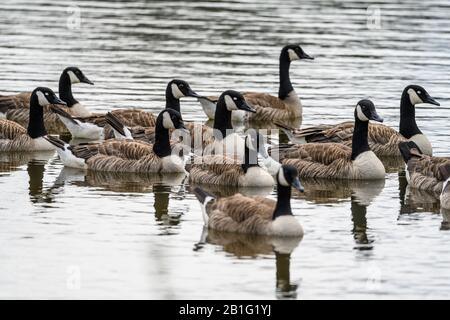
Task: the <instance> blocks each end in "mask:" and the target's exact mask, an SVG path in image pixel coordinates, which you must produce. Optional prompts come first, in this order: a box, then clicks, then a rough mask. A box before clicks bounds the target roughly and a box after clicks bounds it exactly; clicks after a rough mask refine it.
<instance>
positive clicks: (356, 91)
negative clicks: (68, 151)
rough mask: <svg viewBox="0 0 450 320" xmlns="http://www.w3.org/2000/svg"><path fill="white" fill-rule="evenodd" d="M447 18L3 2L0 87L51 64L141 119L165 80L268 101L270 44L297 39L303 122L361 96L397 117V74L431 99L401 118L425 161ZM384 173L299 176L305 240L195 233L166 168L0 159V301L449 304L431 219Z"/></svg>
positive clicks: (423, 198) (446, 262) (82, 89)
mask: <svg viewBox="0 0 450 320" xmlns="http://www.w3.org/2000/svg"><path fill="white" fill-rule="evenodd" d="M449 16H450V4H449V3H448V2H447V1H440V0H432V1H427V2H422V1H419V0H417V1H416V0H410V1H406V0H405V1H387V0H385V1H383V0H381V1H377V2H376V4H374V2H370V1H340V2H336V1H326V0H317V1H309V2H305V1H294V0H286V1H282V2H280V1H274V0H267V1H264V2H262V3H261V2H257V1H254V0H246V1H230V0H228V1H214V2H207V1H204V2H194V1H75V2H71V1H61V0H58V1H51V2H47V1H42V0H38V1H12V0H3V1H1V3H0V35H1V36H0V94H7V93H17V92H20V91H30V90H31V89H33V88H34V87H36V86H49V87H51V88H54V89H55V90H56V89H57V82H58V78H59V75H60V73H61V70H62V69H64V68H65V67H67V66H69V65H76V66H78V67H80V68H81V69H82V70H83V71H84V73H85V74H86V75H87V77H89V78H90V79H91V80H92V81H94V82H95V85H94V86H88V85H84V84H79V85H76V86H74V88H73V90H74V95H75V97H76V98H77V99H78V100H79V101H80V102H82V103H83V104H85V105H86V106H87V107H89V108H90V109H91V110H92V111H99V112H100V111H107V110H111V109H113V108H120V107H140V108H143V109H146V110H149V111H152V112H155V113H156V112H158V111H159V110H161V108H163V106H164V90H165V86H166V83H167V82H168V81H169V80H170V79H172V78H181V79H184V80H186V81H188V82H189V83H190V85H191V87H192V88H193V89H194V90H195V91H197V92H198V93H200V94H205V95H208V94H217V93H220V91H222V90H224V89H236V90H242V91H261V92H268V93H272V94H276V92H277V89H278V55H279V51H280V49H281V47H282V46H283V45H285V44H287V43H300V44H301V45H302V47H303V49H304V50H305V52H307V53H308V54H310V55H312V56H314V57H315V60H314V61H295V62H293V63H292V65H291V79H292V82H293V85H294V87H295V88H296V91H297V92H298V93H299V95H300V97H301V99H302V102H303V105H304V118H303V124H302V125H303V126H309V125H315V124H320V123H337V122H340V121H344V120H351V119H352V117H353V108H354V105H355V104H356V102H357V101H358V100H360V99H362V98H370V99H372V100H373V101H374V103H375V105H376V106H377V109H378V111H379V114H380V115H381V116H383V117H384V118H385V122H386V123H387V124H388V125H390V126H393V127H398V121H399V102H400V95H401V92H402V90H403V88H404V87H405V86H406V85H408V84H410V83H414V84H419V85H422V86H423V87H425V88H426V89H427V91H428V92H429V93H430V94H431V96H433V97H434V98H436V100H438V101H439V102H440V103H441V106H440V107H436V106H431V105H421V106H419V107H418V108H417V122H418V123H419V126H420V128H421V129H422V131H423V132H424V133H426V134H427V135H428V137H429V138H430V140H431V142H432V144H433V146H434V150H435V153H436V155H449V154H450V141H449V130H448V123H449V118H450V107H449V105H450V99H449V97H450V85H449V81H448V79H449V74H450V48H449V40H450V20H449V18H448V17H449ZM181 107H182V112H183V116H184V118H185V119H187V120H195V121H206V116H205V115H204V113H203V111H202V110H201V107H200V105H199V104H198V103H197V102H196V101H195V100H192V99H191V100H190V99H186V100H183V101H182V105H181ZM401 171H402V168H401V166H397V167H396V166H394V168H392V169H390V170H389V173H388V174H387V177H386V180H385V181H380V182H358V183H356V182H351V183H349V182H334V181H331V182H326V183H324V182H320V181H305V182H304V184H305V187H306V192H305V194H298V193H294V199H293V200H292V207H293V211H294V213H295V215H296V217H297V219H298V220H299V221H300V222H301V223H302V225H303V227H304V229H305V236H304V238H303V239H302V240H301V241H300V242H299V243H292V242H290V243H285V244H283V243H282V244H280V243H274V242H273V240H272V239H264V238H257V237H256V238H255V237H246V236H236V235H224V234H217V233H214V232H209V233H208V234H207V233H206V231H205V230H203V221H202V217H201V211H200V207H199V204H198V202H197V200H196V199H195V196H194V195H193V194H192V193H191V191H190V187H189V186H184V187H183V186H181V183H182V180H183V177H180V176H178V175H168V176H163V177H162V176H157V175H156V176H155V175H148V176H146V175H129V174H127V175H121V174H107V173H95V172H84V171H78V170H69V169H67V168H66V169H64V168H63V166H62V163H61V161H60V160H59V159H58V157H57V155H56V154H55V153H53V152H50V153H37V154H1V155H0V298H60V299H70V298H138V299H144V298H150V299H212V298H216V299H235V298H243V299H251V298H261V299H317V298H330V299H338V298H343V299H353V298H369V299H380V298H387V299H394V298H420V299H427V298H430V299H431V298H449V296H450V273H449V272H448V270H449V268H450V253H449V250H448V247H447V245H448V243H449V241H450V231H449V230H448V229H449V223H448V219H449V214H448V212H444V211H442V212H441V210H440V208H439V200H438V199H436V197H435V196H433V195H430V194H427V193H424V192H418V191H415V190H411V189H409V188H408V187H407V185H406V181H405V178H404V177H403V175H402V173H401ZM219 189H220V190H215V192H217V193H219V194H231V193H233V192H236V191H235V190H228V189H223V188H219ZM222 189H223V190H222ZM243 192H249V193H255V192H257V193H259V194H265V195H267V196H268V197H271V198H275V196H276V194H275V192H274V190H272V189H271V188H269V189H268V190H267V189H259V190H244V191H243ZM280 245H284V247H288V248H290V250H288V251H289V252H283V253H280V252H278V251H277V250H275V248H276V247H277V246H280Z"/></svg>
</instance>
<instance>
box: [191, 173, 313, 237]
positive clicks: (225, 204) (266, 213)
mask: <svg viewBox="0 0 450 320" xmlns="http://www.w3.org/2000/svg"><path fill="white" fill-rule="evenodd" d="M291 186H293V187H294V188H296V189H297V190H299V191H301V192H303V191H304V190H303V187H302V185H301V184H300V180H299V179H298V172H297V170H296V169H295V168H294V167H292V166H286V165H285V166H282V167H281V168H280V171H279V172H278V174H277V191H278V199H277V201H274V200H272V199H267V198H264V197H246V196H243V195H242V194H240V193H238V194H235V195H233V196H231V197H225V198H219V199H216V198H215V197H214V196H212V195H210V194H209V193H207V192H205V191H203V190H202V189H201V188H198V187H197V188H195V189H194V193H195V195H196V197H197V199H198V200H199V201H200V204H201V208H202V212H203V221H204V223H205V226H207V227H208V228H210V229H214V230H217V231H225V232H234V233H247V234H259V235H268V236H286V237H301V236H303V228H302V226H301V225H300V223H299V222H298V221H297V219H295V218H294V216H293V215H292V210H291Z"/></svg>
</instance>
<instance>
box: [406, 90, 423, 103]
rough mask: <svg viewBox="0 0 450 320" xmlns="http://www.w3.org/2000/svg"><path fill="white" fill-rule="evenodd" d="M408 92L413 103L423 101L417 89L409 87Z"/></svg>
mask: <svg viewBox="0 0 450 320" xmlns="http://www.w3.org/2000/svg"><path fill="white" fill-rule="evenodd" d="M408 94H409V100H410V101H411V104H412V105H413V106H414V105H416V104H419V103H423V101H422V99H420V97H419V96H418V95H417V93H416V91H414V90H413V89H409V90H408Z"/></svg>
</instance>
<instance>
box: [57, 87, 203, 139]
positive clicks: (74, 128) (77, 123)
mask: <svg viewBox="0 0 450 320" xmlns="http://www.w3.org/2000/svg"><path fill="white" fill-rule="evenodd" d="M182 97H196V98H198V97H200V96H199V95H198V94H197V93H195V92H194V91H193V90H192V89H191V87H190V86H189V84H188V83H187V82H186V81H183V80H178V79H174V80H172V81H170V82H169V83H168V84H167V88H166V108H169V109H173V110H176V111H178V112H180V98H182ZM52 110H53V111H54V112H55V113H56V114H58V116H59V117H60V119H61V121H62V122H63V123H64V124H65V125H66V127H67V129H68V130H69V131H70V133H71V135H72V137H73V138H81V139H94V140H95V139H102V138H104V137H105V131H104V127H105V125H106V118H105V116H106V115H105V114H96V115H91V116H89V117H73V116H71V115H70V114H68V113H67V112H64V110H61V109H60V108H57V107H56V108H55V107H54V108H52ZM111 113H112V114H113V115H114V116H116V117H117V118H118V119H120V121H121V122H122V123H123V124H124V125H125V126H130V127H133V126H142V127H154V126H155V123H156V117H155V115H153V114H152V113H151V112H147V111H144V110H140V109H118V110H113V111H111Z"/></svg>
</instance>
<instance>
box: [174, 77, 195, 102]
mask: <svg viewBox="0 0 450 320" xmlns="http://www.w3.org/2000/svg"><path fill="white" fill-rule="evenodd" d="M169 93H170V94H171V95H172V96H173V97H174V98H175V99H180V98H183V97H194V98H201V97H202V96H200V95H199V94H197V93H196V92H195V91H194V90H192V89H191V86H190V85H189V83H187V82H186V81H184V80H179V79H173V80H172V81H170V82H169V83H168V84H167V89H166V94H169Z"/></svg>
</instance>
